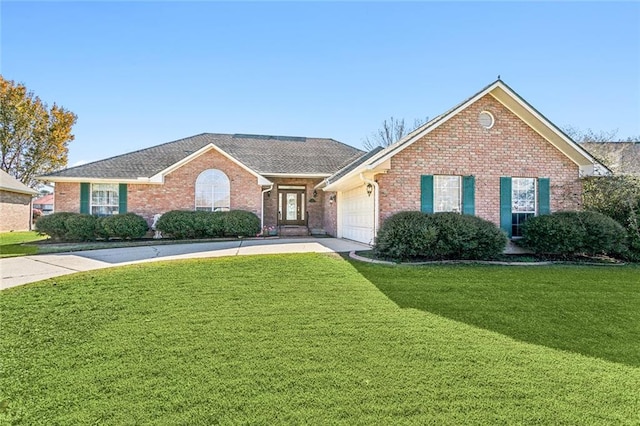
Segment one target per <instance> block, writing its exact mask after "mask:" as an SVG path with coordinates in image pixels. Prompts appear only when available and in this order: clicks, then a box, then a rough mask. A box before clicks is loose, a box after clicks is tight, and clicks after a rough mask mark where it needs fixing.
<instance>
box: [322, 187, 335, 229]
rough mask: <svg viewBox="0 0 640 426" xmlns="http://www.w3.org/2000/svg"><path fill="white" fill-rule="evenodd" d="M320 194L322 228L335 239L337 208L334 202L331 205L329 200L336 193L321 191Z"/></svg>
mask: <svg viewBox="0 0 640 426" xmlns="http://www.w3.org/2000/svg"><path fill="white" fill-rule="evenodd" d="M322 194H323V207H324V215H323V218H322V226H323V227H324V230H325V232H326V233H327V234H328V235H331V236H333V237H335V236H336V235H338V207H337V203H336V202H334V203H331V202H330V201H329V200H330V198H331V197H332V196H333V197H335V196H336V193H335V192H324V191H322ZM338 201H339V200H338Z"/></svg>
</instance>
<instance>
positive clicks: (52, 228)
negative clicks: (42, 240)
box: [36, 212, 78, 241]
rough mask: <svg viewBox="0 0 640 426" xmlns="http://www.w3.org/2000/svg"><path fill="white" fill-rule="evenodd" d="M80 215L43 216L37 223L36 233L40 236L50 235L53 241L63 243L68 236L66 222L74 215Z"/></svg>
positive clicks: (55, 214) (56, 214)
mask: <svg viewBox="0 0 640 426" xmlns="http://www.w3.org/2000/svg"><path fill="white" fill-rule="evenodd" d="M77 214H78V213H67V212H61V213H52V214H50V215H47V216H42V217H41V218H40V219H38V220H37V221H36V231H38V232H39V233H40V234H44V235H48V236H49V237H51V239H53V240H58V241H62V240H64V239H65V236H66V235H67V227H66V225H65V220H66V219H67V218H68V217H69V216H72V215H77Z"/></svg>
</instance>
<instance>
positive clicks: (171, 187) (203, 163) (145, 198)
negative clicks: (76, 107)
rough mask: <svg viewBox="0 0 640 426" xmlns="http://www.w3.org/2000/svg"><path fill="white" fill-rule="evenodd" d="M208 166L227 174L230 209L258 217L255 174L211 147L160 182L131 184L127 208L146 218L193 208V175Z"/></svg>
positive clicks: (195, 177) (258, 202)
mask: <svg viewBox="0 0 640 426" xmlns="http://www.w3.org/2000/svg"><path fill="white" fill-rule="evenodd" d="M207 169H218V170H221V171H222V172H224V173H225V174H226V175H227V177H228V178H229V183H230V187H231V209H232V210H247V211H250V212H253V213H255V214H256V215H257V216H258V217H260V192H261V187H260V185H258V178H257V177H255V176H254V175H252V174H251V173H249V172H248V171H246V170H245V169H243V168H242V167H240V166H239V165H237V164H236V163H234V162H233V161H231V160H229V159H228V158H226V157H225V156H223V155H221V154H220V153H218V152H217V151H215V150H213V149H212V150H210V151H208V152H206V153H204V154H202V155H201V156H199V157H197V158H195V159H193V160H192V161H190V162H189V163H187V164H185V165H183V166H182V167H180V168H178V169H176V170H174V171H173V172H171V173H169V174H168V175H167V176H165V179H164V184H163V185H138V184H130V185H129V186H128V200H127V210H128V211H130V212H134V213H136V214H139V215H142V216H143V217H144V218H146V219H147V220H148V221H152V219H153V215H155V214H156V213H165V212H168V211H170V210H194V209H195V187H196V179H197V178H198V175H199V174H200V173H202V172H203V171H205V170H207Z"/></svg>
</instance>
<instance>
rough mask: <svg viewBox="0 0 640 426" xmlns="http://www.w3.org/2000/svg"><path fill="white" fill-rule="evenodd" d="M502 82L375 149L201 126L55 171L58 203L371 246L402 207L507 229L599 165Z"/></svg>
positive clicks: (560, 204) (563, 197)
mask: <svg viewBox="0 0 640 426" xmlns="http://www.w3.org/2000/svg"><path fill="white" fill-rule="evenodd" d="M607 173H609V170H608V169H606V167H604V166H602V165H601V164H600V163H598V162H597V161H596V159H595V158H594V157H593V156H591V155H590V154H589V153H588V152H587V151H586V150H585V149H584V148H582V147H580V146H579V145H578V144H576V143H575V142H574V141H573V140H571V139H570V138H569V137H568V136H566V135H565V134H564V133H563V132H562V131H560V130H559V129H558V128H557V127H556V126H555V125H553V124H552V123H551V122H550V121H549V120H547V119H546V118H545V117H544V116H543V115H542V114H540V113H539V112H538V111H537V110H535V109H534V108H533V107H532V106H531V105H529V104H528V103H527V102H526V101H525V100H524V99H522V98H521V97H520V96H519V95H518V94H516V93H515V92H514V91H513V90H512V89H511V88H510V87H508V86H507V85H506V84H505V83H504V82H502V81H501V80H497V81H495V82H493V83H491V84H490V85H488V86H486V87H485V88H483V89H482V90H480V91H479V92H478V93H476V94H475V95H473V96H472V97H470V98H469V99H467V100H465V101H464V102H462V103H460V104H459V105H457V106H455V107H454V108H452V109H451V110H449V111H447V112H446V113H444V114H442V115H439V116H437V117H435V118H434V119H432V120H430V121H429V122H427V123H426V124H424V125H423V126H421V127H419V128H417V129H416V130H414V131H413V132H411V133H410V134H409V135H407V136H406V137H405V138H403V139H402V140H400V141H398V142H396V143H395V144H393V145H391V146H389V147H387V148H384V149H382V148H377V149H375V150H373V151H371V152H363V151H361V150H359V149H356V148H353V147H351V146H348V145H345V144H343V143H340V142H338V141H335V140H333V139H320V138H303V137H281V136H262V135H245V134H235V135H227V134H209V133H205V134H200V135H196V136H192V137H189V138H186V139H181V140H177V141H174V142H169V143H166V144H163V145H158V146H154V147H151V148H147V149H143V150H140V151H135V152H132V153H128V154H124V155H120V156H117V157H112V158H108V159H106V160H101V161H97V162H94V163H90V164H85V165H82V166H78V167H74V168H69V169H65V170H61V171H58V172H55V173H52V174H49V175H46V176H42V180H44V181H48V182H55V210H56V211H58V212H61V211H72V212H85V213H92V214H117V213H124V212H134V213H137V214H140V215H142V216H144V217H145V218H146V219H147V220H148V221H151V219H152V217H153V216H154V215H155V214H157V213H164V212H166V211H169V210H174V209H184V210H226V209H243V210H249V211H252V212H254V213H255V214H256V215H257V216H258V217H260V218H261V221H262V223H263V225H264V226H273V227H277V228H278V229H279V230H280V231H281V233H285V234H286V231H287V229H302V230H304V233H307V232H309V231H313V232H323V233H327V234H329V235H333V236H337V237H339V238H347V239H351V240H355V241H360V242H364V243H369V244H370V243H372V242H373V241H374V238H375V235H376V232H377V230H378V228H379V227H380V224H381V223H382V222H383V221H384V220H385V219H386V218H387V217H389V216H390V215H392V214H394V213H396V212H399V211H403V210H422V211H424V212H439V211H456V212H460V213H463V214H474V215H478V216H480V217H483V218H485V219H488V220H491V221H493V222H494V223H496V224H497V225H499V226H500V227H502V229H504V230H505V232H507V234H508V235H509V236H513V237H517V236H518V235H519V234H520V229H521V225H522V223H523V222H524V221H525V220H526V219H527V218H528V217H530V216H533V215H537V214H544V213H548V212H551V211H556V210H568V209H578V208H580V194H581V190H582V182H581V177H584V176H592V175H596V174H607Z"/></svg>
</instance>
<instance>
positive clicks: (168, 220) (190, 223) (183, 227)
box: [156, 210, 196, 239]
mask: <svg viewBox="0 0 640 426" xmlns="http://www.w3.org/2000/svg"><path fill="white" fill-rule="evenodd" d="M194 213H195V212H193V211H185V210H172V211H169V212H166V213H164V214H163V215H162V217H160V219H158V223H156V229H157V230H158V231H161V232H162V233H163V234H165V235H170V236H172V237H173V238H177V239H186V238H187V239H188V238H195V236H196V232H195V223H194Z"/></svg>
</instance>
